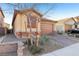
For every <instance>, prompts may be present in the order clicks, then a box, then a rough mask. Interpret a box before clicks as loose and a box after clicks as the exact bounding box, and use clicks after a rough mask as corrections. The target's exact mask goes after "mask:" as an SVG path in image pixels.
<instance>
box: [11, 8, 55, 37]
mask: <svg viewBox="0 0 79 59" xmlns="http://www.w3.org/2000/svg"><path fill="white" fill-rule="evenodd" d="M41 17H42V14H40V13H39V12H37V11H36V10H34V9H25V10H21V11H18V10H15V11H14V16H13V21H12V26H13V32H14V34H15V36H16V37H18V38H19V37H21V38H25V37H26V36H27V35H28V32H29V31H31V32H32V33H33V34H35V33H36V32H39V34H48V33H52V32H53V31H54V23H55V21H52V20H48V19H45V18H41ZM30 28H31V29H30Z"/></svg>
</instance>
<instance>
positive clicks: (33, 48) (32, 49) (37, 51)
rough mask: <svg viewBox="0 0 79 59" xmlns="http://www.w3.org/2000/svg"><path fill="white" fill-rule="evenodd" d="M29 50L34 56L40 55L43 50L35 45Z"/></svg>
mask: <svg viewBox="0 0 79 59" xmlns="http://www.w3.org/2000/svg"><path fill="white" fill-rule="evenodd" d="M29 50H30V52H31V53H32V54H36V53H40V52H41V50H42V48H40V47H36V46H35V45H33V46H31V47H30V48H29Z"/></svg>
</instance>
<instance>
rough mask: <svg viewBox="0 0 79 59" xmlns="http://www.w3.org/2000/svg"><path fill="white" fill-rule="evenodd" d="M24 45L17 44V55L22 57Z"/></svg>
mask: <svg viewBox="0 0 79 59" xmlns="http://www.w3.org/2000/svg"><path fill="white" fill-rule="evenodd" d="M23 50H24V44H23V43H22V42H18V49H17V55H18V56H23Z"/></svg>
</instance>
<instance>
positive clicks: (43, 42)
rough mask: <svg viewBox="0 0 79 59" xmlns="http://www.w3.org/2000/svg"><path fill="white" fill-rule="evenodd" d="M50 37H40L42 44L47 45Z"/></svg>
mask: <svg viewBox="0 0 79 59" xmlns="http://www.w3.org/2000/svg"><path fill="white" fill-rule="evenodd" d="M48 39H49V37H48V36H47V35H43V36H41V37H40V43H41V44H45V43H46V42H48Z"/></svg>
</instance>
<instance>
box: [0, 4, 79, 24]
mask: <svg viewBox="0 0 79 59" xmlns="http://www.w3.org/2000/svg"><path fill="white" fill-rule="evenodd" d="M33 5H34V4H30V3H29V4H28V3H25V4H7V3H6V4H5V3H3V4H0V7H1V9H2V10H3V13H4V15H5V19H4V20H5V22H7V23H9V24H11V23H12V19H13V13H14V9H19V10H21V9H28V8H31V7H32V6H33ZM21 6H22V7H21ZM34 9H36V10H37V11H38V12H40V13H41V14H43V17H45V18H48V19H51V20H61V19H64V18H70V17H75V16H79V4H77V3H52V4H51V3H50V4H47V3H44V4H43V3H42V4H36V5H35V6H34ZM48 10H49V11H48ZM46 12H47V13H46Z"/></svg>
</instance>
